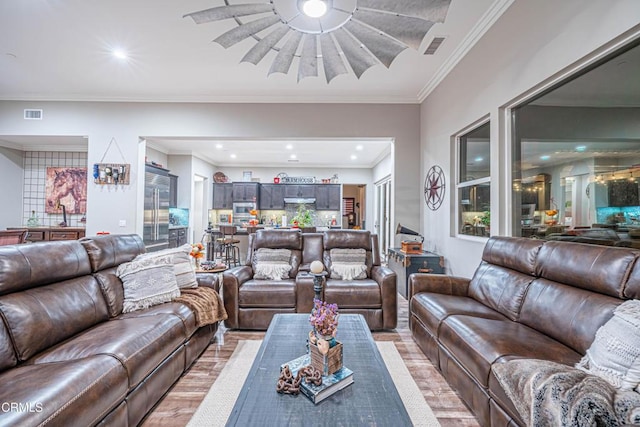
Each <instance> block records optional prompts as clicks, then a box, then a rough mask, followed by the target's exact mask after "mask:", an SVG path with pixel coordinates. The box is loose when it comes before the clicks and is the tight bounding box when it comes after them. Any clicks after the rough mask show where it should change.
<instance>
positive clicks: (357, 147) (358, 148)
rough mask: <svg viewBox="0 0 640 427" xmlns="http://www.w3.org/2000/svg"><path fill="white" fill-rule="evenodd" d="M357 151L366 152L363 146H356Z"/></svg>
mask: <svg viewBox="0 0 640 427" xmlns="http://www.w3.org/2000/svg"><path fill="white" fill-rule="evenodd" d="M356 150H358V151H362V150H364V147H363V146H362V144H359V145H356Z"/></svg>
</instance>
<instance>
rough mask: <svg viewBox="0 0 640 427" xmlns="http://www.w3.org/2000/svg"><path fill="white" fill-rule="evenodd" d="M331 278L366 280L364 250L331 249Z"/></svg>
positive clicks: (365, 254) (365, 252) (365, 253)
mask: <svg viewBox="0 0 640 427" xmlns="http://www.w3.org/2000/svg"><path fill="white" fill-rule="evenodd" d="M329 254H330V256H331V272H330V273H331V278H332V279H342V280H360V279H366V278H367V264H366V261H367V251H366V250H364V249H331V250H330V251H329Z"/></svg>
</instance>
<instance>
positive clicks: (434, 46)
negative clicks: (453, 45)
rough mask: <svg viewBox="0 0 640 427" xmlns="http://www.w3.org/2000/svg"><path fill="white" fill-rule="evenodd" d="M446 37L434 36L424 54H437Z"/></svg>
mask: <svg viewBox="0 0 640 427" xmlns="http://www.w3.org/2000/svg"><path fill="white" fill-rule="evenodd" d="M444 39H445V37H434V38H433V40H431V43H430V44H429V46H428V47H427V50H425V51H424V54H425V55H433V54H435V53H436V50H438V48H439V47H440V45H441V44H442V42H443V41H444Z"/></svg>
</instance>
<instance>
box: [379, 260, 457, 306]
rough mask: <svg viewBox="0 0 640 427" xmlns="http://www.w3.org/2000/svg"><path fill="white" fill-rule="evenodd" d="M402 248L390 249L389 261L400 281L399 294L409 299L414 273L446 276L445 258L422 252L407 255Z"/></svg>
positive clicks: (398, 281)
mask: <svg viewBox="0 0 640 427" xmlns="http://www.w3.org/2000/svg"><path fill="white" fill-rule="evenodd" d="M400 249H401V248H389V257H388V259H387V261H388V264H389V268H390V269H391V270H393V271H394V272H395V273H396V275H397V277H398V279H397V283H398V292H400V295H402V296H403V297H405V298H407V295H408V294H409V276H410V275H411V274H413V273H431V274H445V271H444V258H443V257H441V256H440V255H438V254H435V253H433V252H427V251H422V253H420V254H407V253H404V252H402V250H400Z"/></svg>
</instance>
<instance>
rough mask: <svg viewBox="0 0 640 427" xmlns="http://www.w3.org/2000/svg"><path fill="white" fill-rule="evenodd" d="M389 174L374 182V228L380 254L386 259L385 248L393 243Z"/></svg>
mask: <svg viewBox="0 0 640 427" xmlns="http://www.w3.org/2000/svg"><path fill="white" fill-rule="evenodd" d="M390 213H391V175H389V176H387V177H385V178H383V179H381V180H380V181H378V182H376V196H375V223H374V224H375V229H376V233H378V240H379V243H380V256H381V257H382V259H384V260H386V254H387V250H388V249H389V247H390V246H391V244H392V243H393V228H392V227H391V214H390Z"/></svg>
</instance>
